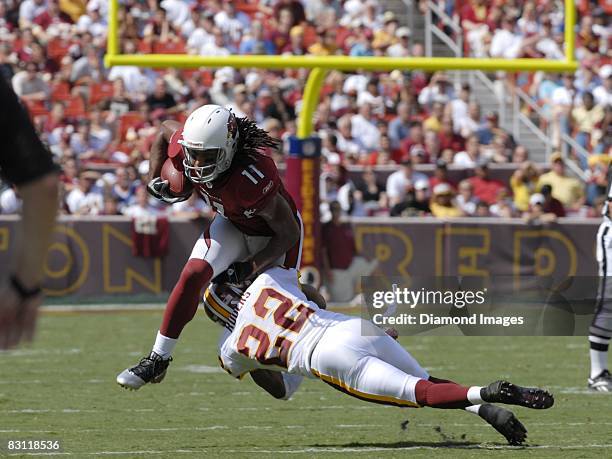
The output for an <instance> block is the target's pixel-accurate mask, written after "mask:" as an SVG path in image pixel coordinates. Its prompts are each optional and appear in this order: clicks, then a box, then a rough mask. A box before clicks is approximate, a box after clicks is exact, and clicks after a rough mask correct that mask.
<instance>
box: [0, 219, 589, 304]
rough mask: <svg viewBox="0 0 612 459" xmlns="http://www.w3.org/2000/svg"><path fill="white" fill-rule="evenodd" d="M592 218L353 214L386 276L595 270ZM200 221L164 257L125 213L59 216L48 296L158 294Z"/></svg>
mask: <svg viewBox="0 0 612 459" xmlns="http://www.w3.org/2000/svg"><path fill="white" fill-rule="evenodd" d="M598 224H599V220H598V219H594V220H576V219H560V220H559V221H558V222H557V223H553V224H550V225H546V226H533V225H527V224H525V223H524V222H523V221H522V220H519V219H510V220H500V219H492V218H484V219H475V218H470V219H455V220H440V219H435V218H393V219H391V218H359V219H353V221H352V225H353V230H354V235H355V243H356V246H357V251H358V252H359V253H360V254H362V255H363V256H365V257H367V258H376V259H378V261H379V267H378V270H377V273H379V274H381V275H385V276H498V275H500V276H515V277H516V278H518V277H520V276H534V275H535V276H551V275H552V276H595V275H596V274H597V264H596V262H595V235H596V232H597V227H598ZM16 225H17V219H16V218H14V217H1V218H0V267H1V268H0V274H1V275H5V274H6V273H7V271H8V269H9V266H10V265H11V260H12V257H13V256H14V248H15V244H14V241H15V239H16V238H17V237H18V234H17V226H16ZM206 225H208V222H206V221H204V220H198V221H186V220H172V219H171V221H170V225H169V227H170V230H169V231H170V234H169V236H170V240H169V250H168V254H167V255H166V256H164V257H160V258H145V257H138V256H134V255H133V254H132V235H131V232H132V230H131V226H132V224H131V221H130V220H129V219H127V218H124V217H96V218H74V217H63V218H61V219H60V221H59V222H58V225H57V227H56V229H55V235H54V240H53V244H52V245H51V247H50V249H49V253H48V256H47V259H46V262H45V274H46V281H45V285H44V290H45V293H46V294H47V295H48V296H49V297H62V298H76V299H78V300H83V299H86V298H87V297H96V296H105V297H108V296H111V297H112V296H123V297H125V296H130V297H132V296H137V295H139V294H149V295H150V294H153V295H160V296H161V295H165V293H166V292H168V291H170V290H171V289H172V287H173V285H174V283H175V281H176V279H177V278H178V275H179V273H180V270H181V268H182V266H183V265H184V263H185V261H186V260H187V257H188V256H189V254H190V252H191V248H192V246H193V244H194V242H195V240H196V239H197V237H198V235H199V234H200V233H201V231H202V230H203V229H204V228H205V227H206Z"/></svg>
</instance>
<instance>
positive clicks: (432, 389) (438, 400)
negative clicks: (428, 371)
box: [414, 376, 472, 409]
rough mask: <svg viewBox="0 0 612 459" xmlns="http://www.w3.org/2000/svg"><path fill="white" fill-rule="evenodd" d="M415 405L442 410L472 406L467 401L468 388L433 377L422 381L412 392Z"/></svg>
mask: <svg viewBox="0 0 612 459" xmlns="http://www.w3.org/2000/svg"><path fill="white" fill-rule="evenodd" d="M414 393H415V396H416V400H417V403H418V404H419V405H421V406H429V407H431V408H442V409H461V408H465V407H466V406H470V405H472V403H471V402H470V401H469V400H468V398H467V394H468V388H467V387H465V386H461V385H459V384H457V383H454V382H452V381H448V380H446V379H438V378H434V377H433V376H430V377H429V381H426V380H424V379H422V380H421V381H419V382H418V383H417V384H416V387H415V390H414Z"/></svg>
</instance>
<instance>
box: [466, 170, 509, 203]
mask: <svg viewBox="0 0 612 459" xmlns="http://www.w3.org/2000/svg"><path fill="white" fill-rule="evenodd" d="M474 172H475V173H476V176H475V177H471V178H469V179H468V181H469V182H470V183H471V184H472V188H473V189H474V196H476V197H477V198H478V199H480V200H481V201H483V202H486V203H487V204H489V205H491V204H493V203H495V202H496V201H497V196H498V194H499V191H500V190H502V189H503V188H505V186H504V184H503V183H502V182H500V181H499V180H494V179H492V178H491V177H489V161H488V160H487V159H485V158H482V159H480V160H479V161H478V163H477V165H476V169H474Z"/></svg>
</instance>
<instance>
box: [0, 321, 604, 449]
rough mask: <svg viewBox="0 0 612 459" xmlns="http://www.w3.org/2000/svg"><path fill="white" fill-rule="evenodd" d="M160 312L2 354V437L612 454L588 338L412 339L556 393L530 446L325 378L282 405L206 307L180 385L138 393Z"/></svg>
mask: <svg viewBox="0 0 612 459" xmlns="http://www.w3.org/2000/svg"><path fill="white" fill-rule="evenodd" d="M160 315H161V313H160V312H156V313H151V312H147V313H142V312H141V313H124V314H80V315H44V316H43V317H42V318H41V321H40V327H39V333H38V335H37V339H36V342H35V343H34V344H33V345H32V346H30V347H26V348H22V349H20V350H17V351H11V352H5V353H0V440H2V442H1V443H0V444H2V446H3V447H6V442H7V441H8V440H20V439H26V440H30V439H31V440H35V439H58V440H61V443H62V449H63V453H64V454H65V455H70V456H71V457H92V456H98V455H100V456H111V457H115V456H116V457H172V458H173V457H184V456H185V457H223V456H225V457H229V456H231V457H246V456H250V457H253V456H254V455H255V454H261V455H264V454H265V455H266V457H277V456H283V455H288V454H289V453H290V457H310V456H314V455H317V456H332V455H333V456H336V455H341V456H343V457H354V456H360V457H408V456H410V457H426V456H427V457H431V456H432V455H435V457H452V458H462V457H476V456H478V457H482V456H502V457H525V456H527V455H528V456H529V457H560V455H562V456H563V457H580V458H586V457H597V458H601V457H612V436H611V434H610V433H611V432H612V414H611V413H612V410H611V407H612V396H610V395H605V394H591V393H588V392H587V391H586V387H585V382H586V376H587V367H588V362H587V356H588V349H587V343H586V339H585V338H581V337H577V338H466V337H433V336H428V337H415V338H409V339H402V340H401V342H402V344H403V345H404V346H405V347H406V348H407V349H409V350H410V352H412V354H413V355H414V356H415V357H416V358H417V359H419V361H420V362H421V364H423V365H424V366H425V367H426V368H428V369H429V370H430V371H431V373H432V374H433V375H436V376H440V377H445V378H451V379H454V380H456V381H458V382H461V383H465V384H485V383H488V382H490V381H493V380H495V379H497V378H500V377H503V378H509V379H511V380H512V381H515V382H518V383H521V384H528V385H532V384H533V385H536V384H537V385H541V386H544V387H546V388H548V389H550V390H551V391H553V392H554V394H555V395H556V403H555V406H554V407H553V408H552V409H550V410H548V411H530V410H527V409H523V408H516V409H515V410H514V411H515V413H516V414H517V416H518V417H519V419H521V420H522V422H523V423H524V424H525V425H526V427H527V429H528V430H529V446H527V447H524V448H517V447H509V446H506V443H505V440H504V439H503V438H502V437H501V436H500V435H499V434H497V432H495V431H494V430H493V429H492V428H490V427H488V426H487V425H486V424H485V423H484V422H482V421H481V420H480V419H479V418H478V417H476V416H474V415H471V414H468V413H465V412H460V411H442V410H434V409H427V408H425V409H418V410H417V409H399V408H393V407H385V406H381V405H375V404H368V403H366V402H363V401H360V400H357V399H353V398H350V397H348V396H346V395H344V394H341V393H340V392H336V391H334V390H333V389H332V388H330V387H329V386H327V385H325V384H323V383H321V382H319V381H317V380H308V381H306V382H305V383H304V384H303V385H302V387H301V388H300V390H299V391H298V393H297V394H296V395H295V397H294V399H292V400H290V401H287V402H285V401H277V400H275V399H273V398H272V397H270V396H268V395H267V394H265V393H264V392H262V391H261V390H260V389H259V388H258V387H257V386H255V384H254V383H253V382H252V381H250V379H249V378H245V379H244V380H243V381H237V380H234V379H232V378H231V377H229V376H228V375H227V374H225V373H224V372H223V371H222V370H221V369H220V368H219V367H218V366H217V359H216V348H215V343H216V339H217V335H218V331H219V328H218V327H217V326H215V325H214V324H212V323H210V322H208V320H206V319H205V317H204V316H203V315H202V314H198V316H197V317H196V320H194V321H193V322H192V323H191V324H190V325H189V326H188V328H187V329H186V330H185V332H184V334H183V339H182V341H181V343H180V345H179V347H178V348H177V352H176V355H175V361H174V362H173V364H172V365H171V367H170V372H169V374H168V376H167V378H166V380H165V381H164V382H163V383H162V384H160V385H156V386H148V387H144V388H143V389H141V390H140V391H138V392H128V391H125V390H123V389H121V388H120V387H119V386H117V385H116V384H115V382H114V380H115V375H116V374H117V373H118V372H119V371H121V370H122V369H123V368H124V367H126V366H128V365H131V364H133V363H135V362H136V361H137V360H138V359H139V358H140V357H141V356H142V354H144V353H145V352H147V351H148V350H149V348H150V345H151V344H152V340H153V338H154V332H155V330H156V329H157V326H158V325H159V320H160ZM406 421H409V422H408V423H407V424H404V426H405V429H403V428H402V423H405V422H406ZM2 454H8V452H7V451H6V450H4V451H1V450H0V456H1V455H2Z"/></svg>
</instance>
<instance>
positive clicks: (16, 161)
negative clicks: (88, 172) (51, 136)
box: [0, 78, 58, 185]
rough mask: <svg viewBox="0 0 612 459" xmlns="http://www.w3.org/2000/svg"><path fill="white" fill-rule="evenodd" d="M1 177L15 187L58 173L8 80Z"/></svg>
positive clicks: (1, 116) (0, 114) (0, 130)
mask: <svg viewBox="0 0 612 459" xmlns="http://www.w3.org/2000/svg"><path fill="white" fill-rule="evenodd" d="M0 106H2V110H1V111H0V134H2V136H3V137H4V145H3V148H2V150H1V151H0V173H1V174H2V176H3V177H5V178H6V179H7V180H8V181H9V182H11V183H14V184H15V185H24V184H26V183H28V182H32V181H35V180H37V179H39V178H41V177H43V176H45V175H47V174H48V173H50V172H54V171H57V170H58V168H57V166H56V165H55V164H54V163H53V156H52V155H51V152H50V151H49V150H48V149H47V148H46V147H45V146H44V145H43V143H42V142H41V140H40V138H39V137H38V134H37V133H36V131H35V130H34V126H33V125H32V122H31V121H30V117H29V115H28V113H27V112H26V110H25V108H24V107H23V106H22V105H21V104H20V103H19V100H18V99H17V96H16V95H15V93H14V92H13V90H12V89H11V87H10V86H9V85H8V83H7V82H6V81H5V80H4V78H0Z"/></svg>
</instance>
